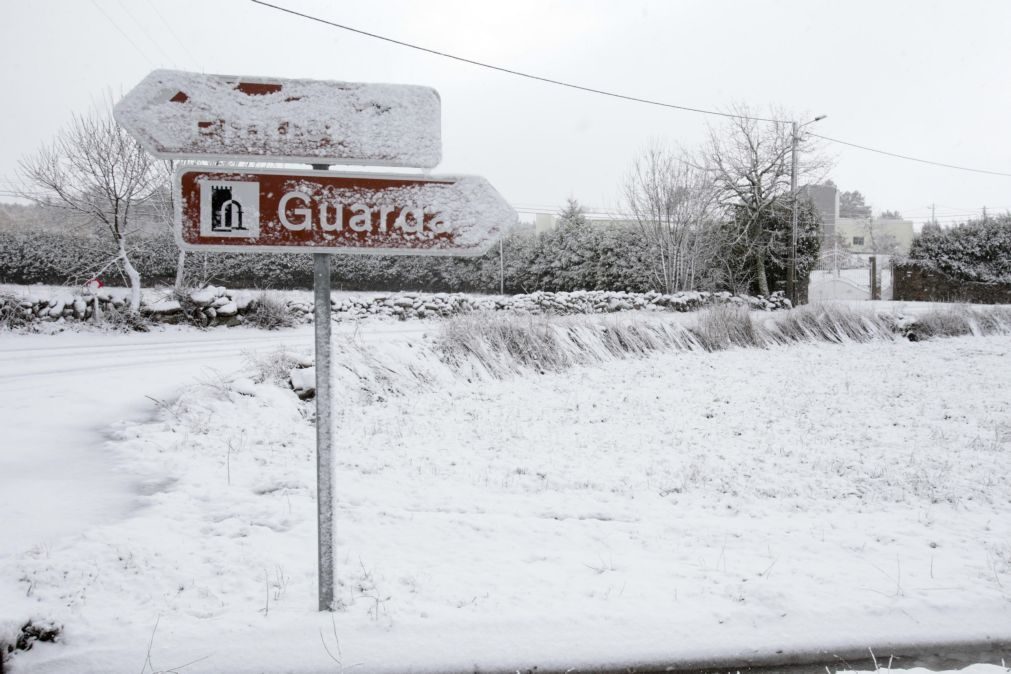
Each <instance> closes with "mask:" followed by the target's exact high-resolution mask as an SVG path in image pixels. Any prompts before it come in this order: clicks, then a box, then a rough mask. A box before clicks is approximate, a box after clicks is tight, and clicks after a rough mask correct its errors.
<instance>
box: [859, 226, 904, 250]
mask: <svg viewBox="0 0 1011 674" xmlns="http://www.w3.org/2000/svg"><path fill="white" fill-rule="evenodd" d="M882 219H883V218H882ZM864 231H865V232H866V233H867V239H868V243H869V247H870V249H871V253H872V254H874V255H894V254H895V253H897V252H899V241H898V239H896V238H895V236H894V235H893V234H890V233H889V232H888V231H887V224H886V223H884V222H881V220H879V219H875V218H873V217H868V218H867V219H866V220H865V221H864Z"/></svg>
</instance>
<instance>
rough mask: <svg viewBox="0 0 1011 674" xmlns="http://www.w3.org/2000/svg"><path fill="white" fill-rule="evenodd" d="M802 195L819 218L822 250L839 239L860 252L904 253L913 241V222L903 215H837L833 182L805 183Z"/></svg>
mask: <svg viewBox="0 0 1011 674" xmlns="http://www.w3.org/2000/svg"><path fill="white" fill-rule="evenodd" d="M801 192H802V194H803V195H805V196H807V197H808V198H809V199H811V201H812V202H813V203H814V207H815V208H816V209H817V211H818V212H819V213H820V214H821V218H822V244H821V245H822V249H823V250H827V249H828V248H831V247H832V246H834V245H835V243H836V237H837V236H838V237H839V238H840V241H839V243H840V245H842V246H843V247H844V248H846V250H847V251H849V252H850V253H856V254H859V255H896V254H897V255H904V254H906V253H908V252H909V247H910V246H911V245H912V244H913V222H912V220H905V219H902V218H882V217H873V216H869V217H866V218H844V217H841V216H840V215H839V190H838V188H836V187H835V186H834V185H807V186H805V187H802V188H801Z"/></svg>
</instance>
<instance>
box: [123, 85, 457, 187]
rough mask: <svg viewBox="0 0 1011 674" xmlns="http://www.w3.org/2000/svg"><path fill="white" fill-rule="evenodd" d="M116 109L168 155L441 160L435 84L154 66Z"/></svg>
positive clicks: (153, 148)
mask: <svg viewBox="0 0 1011 674" xmlns="http://www.w3.org/2000/svg"><path fill="white" fill-rule="evenodd" d="M114 114H115V117H116V120H117V121H118V122H119V123H120V124H122V125H123V126H124V127H125V128H126V129H127V130H128V131H130V133H132V134H133V135H134V136H135V137H137V138H138V139H139V140H140V141H141V143H142V144H143V145H144V147H145V148H146V149H147V150H148V151H149V152H151V154H153V155H155V156H156V157H160V158H162V159H187V158H195V159H221V160H237V161H276V162H283V163H308V164H312V163H316V164H324V163H329V164H363V165H381V166H410V167H418V168H432V167H434V166H436V165H437V164H438V163H439V161H440V160H441V158H442V129H441V104H440V99H439V94H438V92H436V91H435V89H432V88H430V87H422V86H415V85H404V84H363V83H353V82H327V81H319V80H284V79H276V78H262V77H238V76H230V75H204V74H200V73H191V72H184V71H178V70H155V71H154V72H152V73H151V74H150V75H148V76H147V77H145V78H144V79H143V80H142V81H141V82H140V84H138V85H137V86H136V87H134V89H133V90H132V91H130V93H128V94H127V95H126V96H125V97H124V98H123V99H122V100H121V101H120V102H119V103H118V104H117V105H116V107H115V110H114Z"/></svg>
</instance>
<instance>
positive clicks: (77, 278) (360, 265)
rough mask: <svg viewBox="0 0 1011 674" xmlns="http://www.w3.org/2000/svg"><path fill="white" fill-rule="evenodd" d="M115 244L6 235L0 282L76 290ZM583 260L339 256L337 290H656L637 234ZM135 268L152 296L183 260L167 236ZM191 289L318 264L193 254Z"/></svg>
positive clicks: (534, 245) (523, 240) (302, 276)
mask: <svg viewBox="0 0 1011 674" xmlns="http://www.w3.org/2000/svg"><path fill="white" fill-rule="evenodd" d="M108 239H110V237H106V238H99V237H94V236H81V235H78V234H76V233H71V232H68V233H60V232H38V233H32V234H28V233H24V232H18V231H15V232H10V231H8V232H0V282H2V283H15V284H33V283H44V284H55V285H62V284H66V283H71V284H79V283H83V282H85V281H87V280H89V279H91V278H94V277H95V275H96V273H97V271H98V270H100V269H102V267H104V266H105V265H106V264H107V262H108V260H109V259H111V258H112V257H113V256H114V254H115V250H114V248H113V246H112V243H111V240H108ZM585 243H586V246H585V249H584V250H580V251H579V255H578V259H575V258H574V257H573V255H572V254H571V252H567V251H562V250H558V245H559V237H558V236H543V235H542V236H536V235H534V234H532V233H520V234H514V235H512V236H509V237H507V238H506V239H505V240H504V242H503V253H504V255H503V259H504V264H503V262H502V261H500V257H499V250H498V247H497V246H496V247H493V249H492V250H491V251H489V252H488V253H487V254H486V255H484V256H482V257H478V258H448V257H399V256H356V255H335V256H333V258H332V262H331V268H332V275H333V280H334V281H333V282H334V287H335V288H337V289H344V290H378V291H396V290H416V291H428V292H480V293H493V292H494V293H497V292H499V290H500V285H499V284H500V265H501V266H502V267H504V279H505V292H506V293H524V292H533V291H536V290H547V291H571V290H625V291H633V292H646V291H649V290H653V289H654V284H653V282H652V279H651V277H650V274H649V271H648V269H649V265H648V263H647V261H646V260H647V254H646V250H645V247H644V246H643V244H642V243H641V241H640V240H639V237H638V235H637V234H636V233H635V232H634V231H631V230H615V231H607V232H598V233H596V234H595V235H594V236H593V237H589V238H588V242H585ZM129 250H130V251H131V260H132V261H133V264H134V266H136V267H137V269H138V270H139V271H140V273H141V276H142V279H143V283H144V285H145V286H146V287H150V286H154V285H158V284H173V283H174V280H175V275H176V263H177V259H178V254H179V251H178V249H177V247H176V244H175V241H174V240H173V239H172V237H171V236H169V235H168V234H167V233H166V234H161V235H145V236H139V237H136V238H134V239H133V240H130V241H129ZM185 277H186V279H187V283H188V285H191V286H202V285H205V284H207V283H214V284H223V285H226V286H229V287H243V288H278V289H298V288H311V287H312V260H311V257H310V256H308V255H302V254H261V255H258V254H228V253H214V254H203V253H200V254H189V255H187V259H186V269H185ZM98 278H99V280H101V281H102V282H103V283H105V284H107V285H125V284H126V279H125V277H124V275H123V274H122V271H121V270H120V269H119V268H118V267H116V266H113V267H112V268H110V269H108V270H107V271H105V272H104V273H102V274H100V275H99V276H98Z"/></svg>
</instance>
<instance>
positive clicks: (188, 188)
mask: <svg viewBox="0 0 1011 674" xmlns="http://www.w3.org/2000/svg"><path fill="white" fill-rule="evenodd" d="M175 182H176V196H177V199H176V204H177V206H176V233H177V239H178V241H179V245H180V247H182V248H184V249H187V250H196V251H203V252H207V251H223V252H275V253H297V252H302V253H352V254H355V253H357V254H372V255H465V256H466V255H481V254H482V253H484V252H485V251H486V250H487V249H488V247H489V246H490V245H491V244H492V243H493V242H494V241H496V240H497V239H498V237H499V235H500V234H501V232H503V231H505V230H506V229H507V228H508V227H510V226H512V225H513V224H514V223H515V222H516V212H515V211H513V209H512V208H511V207H510V206H509V205H508V204H507V203H506V202H505V200H503V199H502V197H501V196H500V195H499V193H498V192H496V191H495V189H494V188H493V187H492V186H491V185H490V184H489V183H488V181H486V180H485V179H484V178H480V177H477V176H441V177H438V176H426V177H421V176H417V175H388V174H377V173H372V174H369V173H336V172H329V171H283V170H261V169H258V170H251V171H246V170H228V169H224V168H221V167H217V168H207V167H201V168H195V167H185V166H184V167H180V168H179V169H178V170H177V171H176V181H175Z"/></svg>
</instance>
